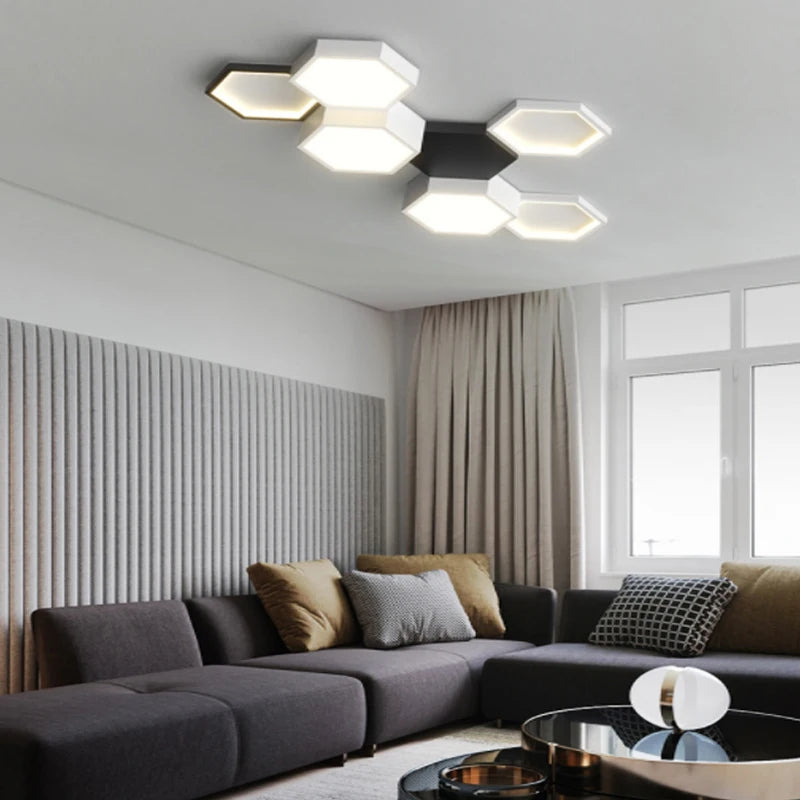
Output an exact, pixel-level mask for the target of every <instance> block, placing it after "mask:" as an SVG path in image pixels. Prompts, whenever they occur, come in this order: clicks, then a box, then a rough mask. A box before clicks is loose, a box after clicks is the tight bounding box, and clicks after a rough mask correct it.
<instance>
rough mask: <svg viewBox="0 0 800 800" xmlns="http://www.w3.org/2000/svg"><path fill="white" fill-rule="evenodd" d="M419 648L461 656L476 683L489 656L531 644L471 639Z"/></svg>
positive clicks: (518, 649)
mask: <svg viewBox="0 0 800 800" xmlns="http://www.w3.org/2000/svg"><path fill="white" fill-rule="evenodd" d="M419 649H421V650H431V651H433V652H438V653H449V654H451V655H454V656H458V657H459V658H463V659H464V661H466V662H467V665H468V666H469V669H470V672H471V673H472V678H473V680H474V681H475V682H476V683H478V682H479V681H480V679H481V675H482V673H483V665H484V664H485V663H486V662H487V661H488V660H489V659H490V658H496V657H497V656H503V655H507V654H508V653H516V652H518V651H520V650H531V649H533V645H532V644H531V643H530V642H515V641H512V640H510V639H473V640H472V641H469V642H436V643H435V644H433V643H432V644H421V645H419Z"/></svg>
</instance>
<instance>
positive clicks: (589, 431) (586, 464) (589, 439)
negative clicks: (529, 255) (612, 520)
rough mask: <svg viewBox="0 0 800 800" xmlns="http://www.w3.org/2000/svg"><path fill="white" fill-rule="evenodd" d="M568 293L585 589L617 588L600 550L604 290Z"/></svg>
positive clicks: (603, 521)
mask: <svg viewBox="0 0 800 800" xmlns="http://www.w3.org/2000/svg"><path fill="white" fill-rule="evenodd" d="M572 293H573V297H574V299H575V317H576V323H577V328H578V362H579V370H580V385H581V417H582V419H581V422H582V423H583V480H584V484H583V487H584V511H585V514H584V522H585V528H584V532H585V550H584V553H585V561H584V564H585V568H586V586H587V588H589V589H616V588H618V587H619V584H620V580H621V579H620V577H618V576H615V575H608V574H605V573H604V565H603V546H604V541H605V536H606V530H607V527H608V496H607V473H608V470H607V469H606V464H607V459H608V451H607V439H606V414H607V403H608V385H607V382H608V330H607V324H606V286H605V284H599V283H594V284H591V285H587V286H576V287H573V289H572Z"/></svg>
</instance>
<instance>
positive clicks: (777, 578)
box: [709, 561, 800, 656]
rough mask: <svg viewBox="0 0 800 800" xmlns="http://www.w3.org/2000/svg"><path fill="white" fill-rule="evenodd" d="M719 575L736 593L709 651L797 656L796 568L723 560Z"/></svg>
mask: <svg viewBox="0 0 800 800" xmlns="http://www.w3.org/2000/svg"><path fill="white" fill-rule="evenodd" d="M720 575H721V576H722V577H725V578H729V579H730V580H732V581H733V582H734V583H735V584H736V585H737V586H738V587H739V591H738V592H737V593H736V596H735V597H734V598H733V600H732V601H731V604H730V606H728V608H727V610H726V611H725V613H724V614H723V615H722V619H721V620H720V621H719V624H718V625H717V627H716V629H715V630H714V634H713V636H712V637H711V643H710V644H709V649H710V650H728V651H732V652H746V653H783V654H786V655H795V656H796V655H800V569H798V568H797V567H779V566H771V565H768V564H738V563H735V562H731V561H726V562H725V563H724V564H723V565H722V569H721V570H720Z"/></svg>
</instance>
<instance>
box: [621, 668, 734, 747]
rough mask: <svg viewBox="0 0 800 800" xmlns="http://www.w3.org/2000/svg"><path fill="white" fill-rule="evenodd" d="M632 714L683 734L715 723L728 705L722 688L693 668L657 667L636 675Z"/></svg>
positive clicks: (703, 672) (632, 695)
mask: <svg viewBox="0 0 800 800" xmlns="http://www.w3.org/2000/svg"><path fill="white" fill-rule="evenodd" d="M630 701H631V705H632V706H633V708H634V710H635V711H636V713H637V714H638V715H639V716H640V717H643V718H644V719H646V720H647V721H648V722H650V723H652V724H653V725H657V726H658V727H660V728H678V729H679V730H683V731H690V730H697V729H698V728H705V727H708V726H709V725H713V724H714V723H715V722H718V721H719V720H720V719H722V717H724V716H725V714H726V713H727V712H728V709H729V708H730V705H731V696H730V693H729V692H728V689H727V687H726V686H725V684H724V683H723V682H722V681H721V680H720V679H719V678H717V677H716V676H714V675H712V674H711V673H710V672H706V671H705V670H702V669H696V668H695V667H675V666H668V667H657V668H656V669H651V670H650V671H649V672H645V673H644V675H640V676H639V677H638V678H637V679H636V680H635V681H634V682H633V685H632V686H631V690H630Z"/></svg>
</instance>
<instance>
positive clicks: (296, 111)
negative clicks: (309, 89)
mask: <svg viewBox="0 0 800 800" xmlns="http://www.w3.org/2000/svg"><path fill="white" fill-rule="evenodd" d="M289 72H290V68H289V67H278V66H269V65H265V64H228V65H227V66H226V67H225V68H224V69H223V70H222V72H220V73H219V75H217V77H216V78H215V79H214V80H213V81H212V82H211V84H210V85H209V87H208V88H207V89H206V94H207V95H208V96H209V97H212V98H213V99H214V100H216V101H217V102H218V103H221V104H222V105H223V106H225V108H227V109H228V110H230V111H233V113H234V114H236V115H238V116H240V117H242V118H244V119H272V120H288V121H297V120H301V119H303V118H304V117H305V116H306V115H307V114H309V113H310V112H311V111H312V110H313V109H314V107H315V106H316V105H317V101H316V100H314V98H313V97H310V96H309V95H308V94H306V93H305V92H303V91H301V90H300V89H298V88H297V87H296V86H294V85H293V84H292V83H290V81H289Z"/></svg>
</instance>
